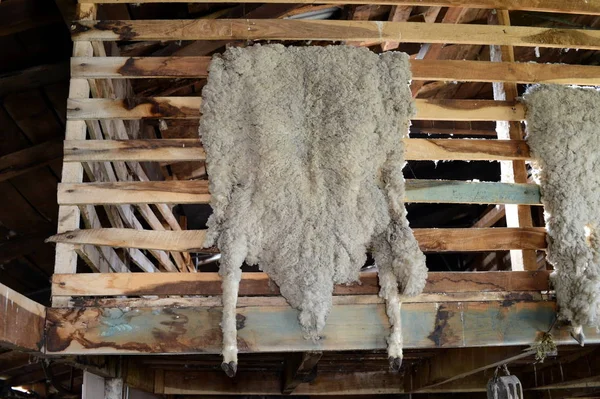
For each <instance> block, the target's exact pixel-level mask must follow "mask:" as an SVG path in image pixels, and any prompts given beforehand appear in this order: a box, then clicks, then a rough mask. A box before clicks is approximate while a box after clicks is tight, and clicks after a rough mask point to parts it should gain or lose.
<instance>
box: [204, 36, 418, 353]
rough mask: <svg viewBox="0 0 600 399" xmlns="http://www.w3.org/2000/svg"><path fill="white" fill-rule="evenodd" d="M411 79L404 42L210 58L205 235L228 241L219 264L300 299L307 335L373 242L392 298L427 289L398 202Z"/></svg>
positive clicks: (294, 302) (269, 49)
mask: <svg viewBox="0 0 600 399" xmlns="http://www.w3.org/2000/svg"><path fill="white" fill-rule="evenodd" d="M410 79H411V77H410V71H409V63H408V57H407V55H406V54H404V53H399V52H387V53H384V54H382V55H377V54H375V53H373V52H371V51H369V50H368V49H364V48H355V47H348V46H328V47H288V48H286V47H284V46H282V45H278V44H277V45H266V46H260V45H255V46H252V47H248V48H229V49H228V50H227V51H226V52H225V53H224V54H223V55H222V56H216V57H215V58H214V59H213V61H212V63H211V65H210V76H209V79H208V83H207V85H206V86H205V88H204V90H203V93H202V96H203V103H202V114H203V116H202V118H201V123H200V133H201V136H202V141H203V144H204V147H205V149H206V158H207V168H208V173H209V176H210V192H211V194H212V203H211V205H212V208H213V215H212V216H211V217H210V219H209V221H208V226H209V231H208V234H207V239H206V242H205V245H206V246H211V245H214V244H216V245H218V247H219V249H220V250H221V252H222V259H221V266H220V273H221V275H224V276H225V275H228V276H230V277H232V278H234V279H235V278H238V279H239V275H238V271H239V268H240V266H241V265H242V262H243V261H244V259H245V261H246V262H247V263H249V264H258V265H259V267H260V268H261V269H262V270H263V271H265V272H266V273H267V274H268V275H269V276H270V277H271V279H273V280H274V281H275V283H277V285H278V286H279V288H280V290H281V294H282V295H283V296H284V297H285V298H286V300H287V301H288V302H289V303H290V305H291V306H292V307H294V308H296V309H299V310H300V315H299V321H300V324H301V325H302V328H303V331H304V333H305V336H306V338H310V339H318V338H319V333H320V332H321V331H322V330H323V327H324V326H325V321H326V319H327V316H328V314H329V312H330V310H331V306H332V293H333V287H334V284H347V283H352V282H355V281H357V280H358V278H359V271H360V269H361V267H362V266H363V265H364V264H365V260H366V253H367V251H368V250H369V249H371V248H372V250H373V255H374V257H375V260H376V262H377V264H378V266H379V268H380V270H382V271H385V272H386V273H388V275H389V276H392V277H393V283H390V282H389V279H388V281H387V282H386V283H384V284H381V286H382V289H381V296H382V297H384V298H386V299H389V298H394V299H395V300H394V302H397V303H398V309H399V299H398V287H397V283H398V282H399V283H400V287H401V290H402V292H403V294H405V295H416V294H419V293H420V292H421V291H422V289H423V287H424V284H425V279H426V274H427V269H426V267H425V256H424V255H423V254H422V253H421V251H420V250H419V248H418V245H417V242H416V240H415V238H414V236H413V234H412V231H411V230H410V228H409V226H408V221H407V219H406V211H405V208H404V204H403V202H402V200H403V197H404V178H403V176H402V168H403V166H404V164H405V161H404V153H403V151H404V150H403V142H402V139H403V138H404V137H405V136H406V135H407V133H408V124H409V119H410V117H411V116H412V115H413V113H414V105H413V101H412V96H411V93H410V90H409V87H408V84H409V82H410ZM228 292H229V290H228ZM224 295H229V294H228V293H224ZM229 303H230V302H229ZM393 315H396V313H395V312H394V313H393ZM397 315H398V319H399V312H398V313H397ZM390 317H392V315H390ZM398 324H399V320H398ZM226 325H230V326H231V325H234V324H233V323H231V322H230V323H226V322H225V320H224V322H223V327H224V328H225V326H226ZM224 333H225V334H230V333H232V332H231V331H224ZM233 333H235V332H233ZM397 335H398V334H396V335H395V337H396V338H394V339H392V340H393V341H394V342H397V341H398V339H397ZM228 341H230V340H228ZM399 345H400V346H401V337H400V344H399ZM396 352H398V351H397V350H395V351H394V353H396Z"/></svg>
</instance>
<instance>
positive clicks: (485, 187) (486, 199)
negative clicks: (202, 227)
mask: <svg viewBox="0 0 600 399" xmlns="http://www.w3.org/2000/svg"><path fill="white" fill-rule="evenodd" d="M405 187H406V191H405V197H404V201H405V202H408V203H447V204H527V205H540V204H541V202H540V191H539V186H537V185H535V184H517V183H496V182H488V183H482V182H465V181H456V180H412V179H409V180H406V182H405ZM58 203H59V205H123V204H163V203H164V204H209V203H210V193H209V191H208V181H207V180H189V181H183V180H182V181H177V180H171V181H148V182H100V183H60V184H59V185H58Z"/></svg>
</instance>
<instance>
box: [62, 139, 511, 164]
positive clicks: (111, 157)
mask: <svg viewBox="0 0 600 399" xmlns="http://www.w3.org/2000/svg"><path fill="white" fill-rule="evenodd" d="M64 153H65V155H64V161H65V162H89V161H110V162H114V161H136V162H182V161H201V160H204V159H206V154H205V152H204V149H203V148H202V143H201V142H200V140H198V139H158V140H77V141H65V143H64ZM511 159H512V158H511Z"/></svg>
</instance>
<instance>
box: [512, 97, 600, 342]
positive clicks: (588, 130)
mask: <svg viewBox="0 0 600 399" xmlns="http://www.w3.org/2000/svg"><path fill="white" fill-rule="evenodd" d="M524 99H525V103H526V105H527V142H528V144H529V147H530V148H531V151H532V154H533V157H534V159H535V164H534V172H535V174H534V177H535V178H536V180H537V181H538V183H539V184H540V186H541V193H542V202H543V204H544V209H545V219H546V226H547V230H548V261H549V262H550V263H551V264H552V265H553V266H554V269H555V272H554V273H553V275H552V277H553V285H554V287H555V289H556V299H557V302H558V306H559V316H560V318H561V319H564V320H568V321H570V322H571V324H572V327H573V332H574V336H575V337H576V338H577V339H578V340H580V341H581V343H583V342H582V341H583V338H584V337H583V333H582V326H591V327H600V236H599V235H598V234H599V233H600V230H599V225H600V92H598V90H596V89H591V88H575V87H566V86H535V87H533V88H531V89H530V90H529V91H528V92H527V93H526V95H525V97H524Z"/></svg>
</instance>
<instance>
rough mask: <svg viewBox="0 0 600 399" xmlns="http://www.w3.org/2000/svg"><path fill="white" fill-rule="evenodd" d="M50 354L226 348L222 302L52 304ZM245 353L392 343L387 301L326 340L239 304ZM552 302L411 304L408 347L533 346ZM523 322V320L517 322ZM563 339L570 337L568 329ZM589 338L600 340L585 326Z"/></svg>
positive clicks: (336, 311)
mask: <svg viewBox="0 0 600 399" xmlns="http://www.w3.org/2000/svg"><path fill="white" fill-rule="evenodd" d="M47 313H48V316H47V324H46V331H47V339H46V342H47V353H49V354H63V355H67V354H92V353H95V354H124V353H220V351H221V328H220V327H219V323H220V320H221V312H220V310H219V308H214V307H210V308H208V307H205V308H136V309H118V308H116V309H101V308H78V309H76V310H74V309H62V308H54V309H48V312H47ZM237 313H238V316H237V317H238V320H243V322H242V323H240V325H239V329H238V346H239V349H240V352H290V351H321V350H325V351H329V350H374V349H384V348H386V346H387V345H386V337H387V335H388V329H389V323H388V318H387V316H386V314H385V306H384V305H383V304H378V305H350V306H347V305H337V306H334V307H333V309H332V311H331V314H330V315H329V319H328V322H327V325H326V327H325V329H324V331H323V333H322V337H323V338H322V339H321V340H319V341H316V342H313V341H311V340H305V339H304V338H303V337H302V332H301V329H300V326H299V323H298V322H297V311H296V310H294V309H292V308H290V307H289V306H286V307H281V306H266V305H265V306H259V307H245V308H238V309H237ZM555 315H556V304H555V303H554V302H550V301H548V302H483V303H477V302H465V303H407V304H404V305H403V306H402V320H403V335H404V347H405V348H406V349H411V348H460V347H475V346H515V345H529V344H531V343H532V342H534V340H535V339H536V337H537V336H538V334H539V333H540V332H542V331H544V332H545V331H548V330H550V329H551V327H552V326H553V325H554V320H555V317H556V316H555ZM515 326H518V327H515ZM552 334H553V336H554V340H555V342H556V343H557V344H566V343H568V344H572V343H573V338H571V336H570V334H569V332H568V330H567V329H566V328H563V329H557V328H556V326H555V327H554V329H552ZM585 335H586V343H590V344H592V343H600V334H598V333H597V332H596V331H595V329H591V328H587V329H585Z"/></svg>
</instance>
